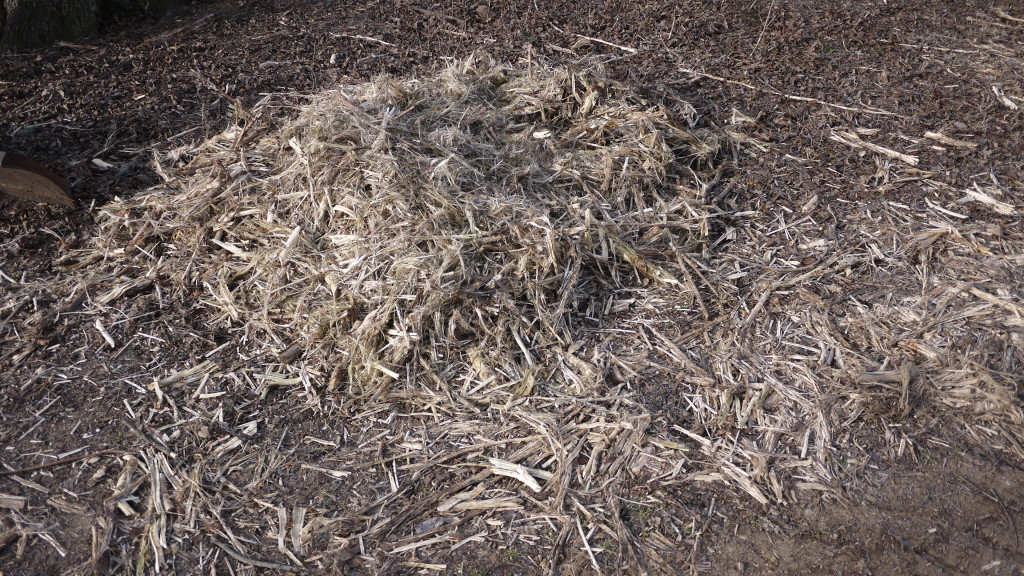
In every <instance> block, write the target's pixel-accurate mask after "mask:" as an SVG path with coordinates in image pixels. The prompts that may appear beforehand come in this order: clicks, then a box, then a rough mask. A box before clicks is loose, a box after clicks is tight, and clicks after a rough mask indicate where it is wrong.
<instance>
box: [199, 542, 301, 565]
mask: <svg viewBox="0 0 1024 576" xmlns="http://www.w3.org/2000/svg"><path fill="white" fill-rule="evenodd" d="M211 540H213V543H214V544H216V545H217V547H218V548H220V549H221V550H223V551H224V553H225V554H227V555H228V556H231V557H232V558H234V559H235V560H237V561H239V562H241V563H242V564H248V565H250V566H255V567H257V568H267V569H269V570H282V571H289V572H294V571H296V570H302V568H300V567H298V566H289V565H287V564H277V563H275V562H267V561H266V560H260V559H258V558H250V557H248V556H244V555H242V554H241V553H239V552H236V551H235V550H233V549H232V548H231V547H230V546H228V545H227V544H225V543H223V542H221V541H220V540H218V539H216V538H211Z"/></svg>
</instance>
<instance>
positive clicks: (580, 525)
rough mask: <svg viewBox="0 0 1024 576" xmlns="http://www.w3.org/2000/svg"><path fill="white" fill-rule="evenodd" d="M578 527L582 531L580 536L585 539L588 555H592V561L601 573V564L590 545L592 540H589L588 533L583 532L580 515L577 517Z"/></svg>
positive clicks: (595, 568) (584, 545)
mask: <svg viewBox="0 0 1024 576" xmlns="http://www.w3.org/2000/svg"><path fill="white" fill-rule="evenodd" d="M576 528H577V529H578V530H579V531H580V538H582V539H583V547H584V548H585V549H586V550H587V555H589V556H590V563H591V564H593V565H594V570H596V571H597V573H598V574H600V573H601V565H600V564H598V563H597V558H596V557H595V556H594V549H593V548H591V547H590V542H587V535H586V534H584V533H583V524H581V523H580V518H579V516H577V517H576Z"/></svg>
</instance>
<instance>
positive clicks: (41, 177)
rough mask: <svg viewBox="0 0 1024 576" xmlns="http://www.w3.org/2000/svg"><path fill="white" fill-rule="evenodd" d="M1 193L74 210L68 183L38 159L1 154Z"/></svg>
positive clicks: (74, 204)
mask: <svg viewBox="0 0 1024 576" xmlns="http://www.w3.org/2000/svg"><path fill="white" fill-rule="evenodd" d="M0 192H3V193H4V194H8V195H10V196H14V197H16V198H21V199H23V200H31V201H33V202H42V203H45V204H57V205H60V206H66V207H68V208H74V207H75V206H76V205H77V203H76V202H75V199H74V198H72V197H71V186H69V185H68V181H67V180H65V179H63V178H61V177H60V176H57V175H56V174H54V173H53V172H52V171H50V169H48V168H47V167H45V166H43V165H42V164H40V163H38V162H36V161H35V160H33V159H31V158H28V157H26V156H22V155H20V154H12V153H10V152H2V151H0Z"/></svg>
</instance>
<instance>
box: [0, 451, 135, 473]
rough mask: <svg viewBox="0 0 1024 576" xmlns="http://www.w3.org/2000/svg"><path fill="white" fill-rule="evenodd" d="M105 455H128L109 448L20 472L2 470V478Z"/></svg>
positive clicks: (0, 471)
mask: <svg viewBox="0 0 1024 576" xmlns="http://www.w3.org/2000/svg"><path fill="white" fill-rule="evenodd" d="M104 454H127V452H125V451H124V450H115V449H113V448H107V449H106V450H100V451H99V452H89V453H87V454H76V455H74V456H68V457H67V458H61V459H59V460H54V461H52V462H47V463H45V464H36V465H35V466H29V467H27V468H21V469H18V470H0V476H11V475H15V474H24V473H25V472H34V471H36V470H45V469H46V468H54V467H57V466H63V465H65V464H71V463H73V462H78V461H79V460H87V459H89V458H92V457H94V456H103V455H104Z"/></svg>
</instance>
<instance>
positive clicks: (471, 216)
mask: <svg viewBox="0 0 1024 576" xmlns="http://www.w3.org/2000/svg"><path fill="white" fill-rule="evenodd" d="M259 112H260V111H259V110H257V111H256V112H254V113H246V114H245V118H246V123H244V125H242V126H239V127H237V128H234V129H232V130H228V131H226V132H224V133H223V134H220V135H219V136H217V137H215V138H213V139H212V140H210V141H208V142H206V143H205V144H204V145H203V146H202V147H201V148H199V149H198V150H194V151H189V152H188V154H189V155H191V156H192V159H191V161H190V162H189V163H188V164H187V165H186V166H184V167H183V168H180V169H177V170H174V171H173V172H172V173H171V174H170V175H169V176H168V182H167V186H166V189H159V190H153V191H151V192H150V193H148V194H146V195H143V196H140V197H137V198H135V199H132V200H130V201H126V202H122V203H120V204H117V205H113V206H110V207H108V208H107V210H106V212H107V213H108V215H109V218H108V219H107V220H106V223H105V224H104V227H105V229H104V231H103V234H102V235H101V236H102V238H103V239H104V241H105V242H106V243H107V248H108V249H109V251H110V254H111V255H113V256H114V258H116V259H121V260H122V261H124V262H125V263H126V264H127V263H129V262H131V263H132V264H129V265H134V263H136V262H137V265H138V266H140V267H144V268H148V270H146V273H145V275H146V276H149V277H151V278H152V277H161V276H166V277H168V278H170V280H171V282H172V285H173V286H174V287H175V289H176V290H177V291H178V294H179V296H182V297H185V296H188V297H191V296H192V295H198V294H201V296H199V298H200V299H201V301H202V303H203V304H204V305H205V307H206V308H207V309H208V310H209V312H210V314H211V316H212V319H213V324H214V325H224V326H239V325H243V324H244V325H245V326H246V329H247V338H248V339H249V340H252V341H255V342H257V343H258V345H259V346H261V349H268V350H269V349H273V350H275V351H278V352H287V354H286V356H289V357H295V356H296V355H302V356H303V357H304V359H305V362H306V365H307V366H309V367H311V368H314V369H316V370H320V371H322V372H323V373H324V374H328V375H330V377H329V379H328V380H329V382H328V387H329V388H330V389H334V388H337V387H341V388H344V389H345V390H346V391H348V392H349V393H351V394H352V395H354V396H357V397H373V396H380V395H383V394H386V393H387V392H388V391H389V390H392V389H395V388H407V389H418V388H420V387H421V386H426V387H429V388H431V389H434V390H435V391H443V392H445V393H451V394H455V395H456V396H466V395H469V394H470V393H473V394H478V393H481V394H482V393H487V394H492V393H499V392H500V396H490V397H491V399H492V401H495V402H502V403H504V402H506V401H508V399H510V398H512V397H522V396H527V395H531V394H538V393H543V394H556V395H563V394H567V395H581V394H587V393H590V392H593V390H592V388H593V387H594V386H595V385H596V381H597V373H598V371H599V370H598V369H597V368H595V367H594V366H592V365H590V364H589V363H588V362H586V361H584V360H583V359H580V358H577V357H575V356H574V354H573V352H574V351H576V350H577V349H578V348H579V346H580V345H579V344H578V339H577V337H576V336H575V335H574V328H575V327H577V326H579V325H581V324H587V323H590V324H592V323H593V322H594V321H596V320H597V319H599V318H601V317H602V316H604V315H605V314H606V313H607V312H608V309H609V306H610V300H611V295H612V294H613V292H614V291H615V290H617V289H620V288H622V287H623V286H627V285H632V284H641V283H647V284H659V285H667V284H676V283H677V281H676V279H675V278H674V277H673V275H672V274H671V273H669V272H667V271H666V270H665V269H664V268H663V266H662V263H663V262H665V261H666V260H669V261H671V260H672V259H674V258H675V256H674V255H673V254H674V253H675V252H676V251H677V250H692V249H695V248H697V247H699V246H700V245H701V243H702V242H703V241H704V239H705V237H706V234H707V229H708V219H709V214H708V212H707V210H706V209H705V208H704V207H702V205H701V200H700V199H699V198H695V197H694V190H693V188H692V187H687V186H685V185H683V184H684V183H691V184H692V185H694V186H698V184H696V183H694V179H695V172H702V171H704V170H706V169H707V168H708V167H709V163H710V160H711V159H712V158H713V156H714V154H715V152H716V151H717V148H718V144H717V141H716V140H715V139H713V138H708V137H707V135H704V134H702V135H700V137H698V136H695V134H694V133H692V132H688V131H686V130H683V129H680V128H679V127H678V126H677V125H676V124H674V123H673V122H672V121H671V120H670V118H669V117H668V115H667V114H666V112H665V110H664V109H662V108H660V107H658V106H653V105H651V104H648V103H646V102H645V101H644V100H643V99H641V98H640V97H638V96H636V95H635V94H632V93H630V92H629V91H628V90H626V89H625V88H623V87H622V86H619V85H617V84H614V83H612V82H608V81H606V80H602V79H600V77H599V76H594V75H588V74H583V73H579V72H572V71H569V70H565V69H551V68H548V67H545V66H540V65H535V66H531V67H530V68H528V69H527V70H514V69H512V68H510V67H507V66H502V65H498V64H496V63H495V62H493V61H490V60H488V59H486V58H472V59H469V60H467V61H463V62H456V63H454V64H453V65H452V66H451V67H450V68H448V69H447V70H445V71H444V72H443V73H441V74H440V75H439V76H437V77H436V78H432V79H428V80H424V81H407V82H397V81H395V80H392V79H386V78H385V79H380V80H377V81H375V82H372V83H368V84H360V85H356V86H349V87H343V88H341V89H339V90H336V91H330V92H326V93H323V94H320V95H318V96H316V97H314V98H313V99H312V101H311V102H309V104H308V105H306V106H303V107H302V108H301V110H300V113H299V115H298V117H297V118H295V119H294V120H290V121H287V122H285V123H284V125H282V126H280V127H278V126H274V125H272V124H270V123H268V122H260V121H259V120H257V118H256V117H255V116H258V115H259ZM122 247H123V250H122ZM499 397H500V398H502V400H497V399H498V398H499Z"/></svg>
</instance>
